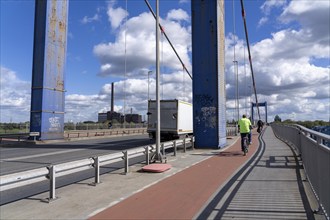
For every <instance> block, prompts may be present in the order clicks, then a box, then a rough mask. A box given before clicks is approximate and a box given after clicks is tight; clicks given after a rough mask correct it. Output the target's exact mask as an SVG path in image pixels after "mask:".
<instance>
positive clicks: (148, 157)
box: [145, 146, 150, 165]
mask: <svg viewBox="0 0 330 220" xmlns="http://www.w3.org/2000/svg"><path fill="white" fill-rule="evenodd" d="M145 150H146V151H145V154H146V164H147V165H149V160H150V151H149V146H146V147H145Z"/></svg>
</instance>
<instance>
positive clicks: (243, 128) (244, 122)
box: [238, 115, 252, 155]
mask: <svg viewBox="0 0 330 220" xmlns="http://www.w3.org/2000/svg"><path fill="white" fill-rule="evenodd" d="M251 127H252V124H251V121H250V119H248V118H247V117H246V115H243V117H242V118H241V119H240V120H239V121H238V129H239V132H240V134H241V149H242V151H243V152H244V155H246V152H247V150H248V149H245V146H244V138H245V137H246V139H247V140H248V137H249V134H250V128H251ZM247 142H248V141H247ZM247 144H248V143H247ZM246 147H247V146H246Z"/></svg>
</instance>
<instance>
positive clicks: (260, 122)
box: [257, 119, 264, 133]
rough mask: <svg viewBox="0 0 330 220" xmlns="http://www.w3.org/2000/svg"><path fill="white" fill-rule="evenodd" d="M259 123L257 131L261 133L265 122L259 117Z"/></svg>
mask: <svg viewBox="0 0 330 220" xmlns="http://www.w3.org/2000/svg"><path fill="white" fill-rule="evenodd" d="M257 124H258V129H257V132H258V133H261V131H262V128H263V126H264V123H263V122H262V121H261V120H260V119H259V121H258V122H257Z"/></svg>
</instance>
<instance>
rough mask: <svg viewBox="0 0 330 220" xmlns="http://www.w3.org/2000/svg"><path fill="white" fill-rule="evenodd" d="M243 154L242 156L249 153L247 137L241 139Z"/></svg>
mask: <svg viewBox="0 0 330 220" xmlns="http://www.w3.org/2000/svg"><path fill="white" fill-rule="evenodd" d="M243 152H244V156H246V154H247V153H248V152H249V140H248V137H247V136H245V137H243Z"/></svg>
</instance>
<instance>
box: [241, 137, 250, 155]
mask: <svg viewBox="0 0 330 220" xmlns="http://www.w3.org/2000/svg"><path fill="white" fill-rule="evenodd" d="M249 134H250V133H241V149H242V151H244V148H243V146H244V137H247V138H248V141H249Z"/></svg>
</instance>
